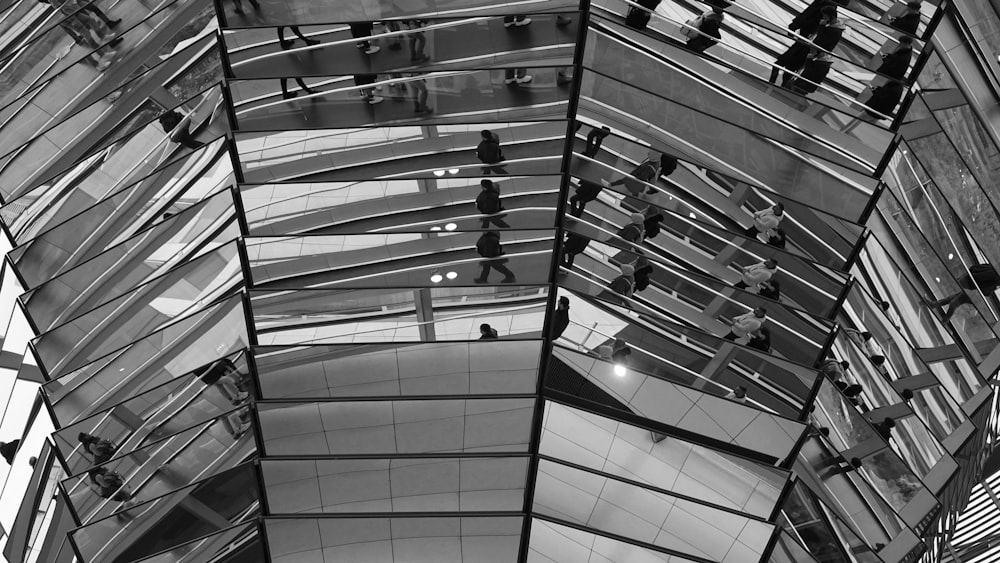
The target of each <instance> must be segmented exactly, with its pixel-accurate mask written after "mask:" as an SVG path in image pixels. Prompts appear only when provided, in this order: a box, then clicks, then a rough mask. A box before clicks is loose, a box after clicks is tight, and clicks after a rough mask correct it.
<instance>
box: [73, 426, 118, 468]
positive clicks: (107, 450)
mask: <svg viewBox="0 0 1000 563" xmlns="http://www.w3.org/2000/svg"><path fill="white" fill-rule="evenodd" d="M76 439H77V440H78V441H79V442H80V450H81V452H82V453H86V454H88V455H90V457H91V458H92V461H93V463H94V465H100V464H102V463H104V462H106V461H108V460H110V459H111V458H112V457H114V455H115V453H117V452H118V447H117V446H115V445H114V443H112V442H111V440H106V439H104V438H101V437H100V436H93V435H91V434H87V433H86V432H80V433H79V434H77V436H76Z"/></svg>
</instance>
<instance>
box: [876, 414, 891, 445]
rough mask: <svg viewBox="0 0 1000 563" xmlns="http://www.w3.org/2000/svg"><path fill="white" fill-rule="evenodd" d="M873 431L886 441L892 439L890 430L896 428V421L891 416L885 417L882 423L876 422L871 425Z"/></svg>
mask: <svg viewBox="0 0 1000 563" xmlns="http://www.w3.org/2000/svg"><path fill="white" fill-rule="evenodd" d="M873 426H874V427H875V431H876V432H878V434H879V436H882V438H884V439H885V440H886V441H888V440H889V438H891V437H892V429H893V428H895V427H896V420H895V419H893V418H892V417H891V416H887V417H885V419H884V420H882V422H878V423H876V424H874V425H873Z"/></svg>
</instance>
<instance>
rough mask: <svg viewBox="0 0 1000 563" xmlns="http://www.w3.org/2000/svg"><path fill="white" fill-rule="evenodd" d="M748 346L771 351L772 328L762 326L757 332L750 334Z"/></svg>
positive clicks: (762, 350)
mask: <svg viewBox="0 0 1000 563" xmlns="http://www.w3.org/2000/svg"><path fill="white" fill-rule="evenodd" d="M747 346H749V347H751V348H755V349H757V350H760V351H761V352H770V351H771V329H769V328H767V327H766V326H764V327H761V328H760V330H758V331H757V332H756V333H754V334H751V335H750V341H749V342H747Z"/></svg>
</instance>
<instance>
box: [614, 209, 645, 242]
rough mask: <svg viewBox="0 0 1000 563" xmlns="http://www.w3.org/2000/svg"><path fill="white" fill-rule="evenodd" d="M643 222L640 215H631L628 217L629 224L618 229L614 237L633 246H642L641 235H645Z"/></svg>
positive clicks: (643, 219)
mask: <svg viewBox="0 0 1000 563" xmlns="http://www.w3.org/2000/svg"><path fill="white" fill-rule="evenodd" d="M645 220H646V218H645V217H644V216H643V215H642V213H633V214H631V215H630V216H629V222H628V223H626V224H625V226H623V227H622V228H620V229H618V232H617V233H615V235H616V236H618V237H620V238H623V239H625V240H626V241H628V242H631V243H633V244H642V235H643V234H644V233H645V231H644V228H643V221H645Z"/></svg>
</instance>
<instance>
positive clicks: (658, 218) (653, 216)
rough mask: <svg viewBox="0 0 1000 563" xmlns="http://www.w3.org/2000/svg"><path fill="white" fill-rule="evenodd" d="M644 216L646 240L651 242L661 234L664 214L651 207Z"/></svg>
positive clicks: (643, 224)
mask: <svg viewBox="0 0 1000 563" xmlns="http://www.w3.org/2000/svg"><path fill="white" fill-rule="evenodd" d="M643 215H645V217H646V219H645V220H643V222H642V227H643V230H644V231H645V233H646V234H645V237H644V240H650V239H652V238H653V237H655V236H656V235H658V234H660V223H662V222H663V213H660V210H659V209H658V208H656V207H653V206H649V207H648V208H647V209H646V211H645V212H644V213H643Z"/></svg>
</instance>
